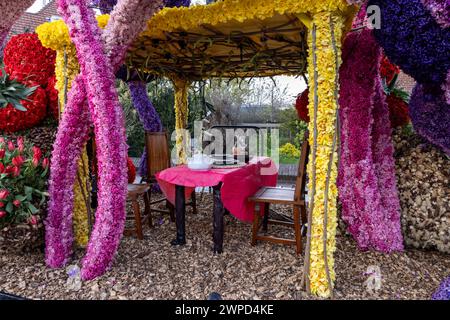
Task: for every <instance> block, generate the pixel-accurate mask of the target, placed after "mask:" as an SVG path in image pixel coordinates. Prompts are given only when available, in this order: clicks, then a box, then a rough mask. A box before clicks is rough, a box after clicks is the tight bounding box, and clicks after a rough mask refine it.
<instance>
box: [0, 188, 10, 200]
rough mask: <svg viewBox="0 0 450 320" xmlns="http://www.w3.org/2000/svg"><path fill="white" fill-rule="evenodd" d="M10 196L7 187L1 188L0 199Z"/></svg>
mask: <svg viewBox="0 0 450 320" xmlns="http://www.w3.org/2000/svg"><path fill="white" fill-rule="evenodd" d="M8 196H9V191H8V190H6V189H2V190H0V200H4V199H6V197H8Z"/></svg>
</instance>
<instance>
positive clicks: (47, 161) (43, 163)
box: [42, 158, 50, 169]
mask: <svg viewBox="0 0 450 320" xmlns="http://www.w3.org/2000/svg"><path fill="white" fill-rule="evenodd" d="M49 162H50V161H49V160H48V158H44V160H42V167H43V168H44V169H47V168H48V165H49Z"/></svg>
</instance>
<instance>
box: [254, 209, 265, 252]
mask: <svg viewBox="0 0 450 320" xmlns="http://www.w3.org/2000/svg"><path fill="white" fill-rule="evenodd" d="M259 207H260V208H262V207H263V204H262V203H261V204H259ZM260 210H261V209H260ZM260 219H261V214H260V211H258V210H257V209H256V207H255V212H254V218H253V228H252V246H255V245H256V237H257V236H258V230H259V220H260Z"/></svg>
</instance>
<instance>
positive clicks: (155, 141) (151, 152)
mask: <svg viewBox="0 0 450 320" xmlns="http://www.w3.org/2000/svg"><path fill="white" fill-rule="evenodd" d="M145 147H146V149H147V179H152V178H153V177H154V176H155V174H156V173H158V172H160V171H162V170H164V169H167V168H169V167H170V149H169V141H168V137H167V132H146V133H145Z"/></svg>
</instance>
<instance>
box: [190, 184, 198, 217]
mask: <svg viewBox="0 0 450 320" xmlns="http://www.w3.org/2000/svg"><path fill="white" fill-rule="evenodd" d="M191 201H192V202H191V203H192V213H193V214H197V196H196V194H195V190H194V191H192V194H191Z"/></svg>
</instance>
